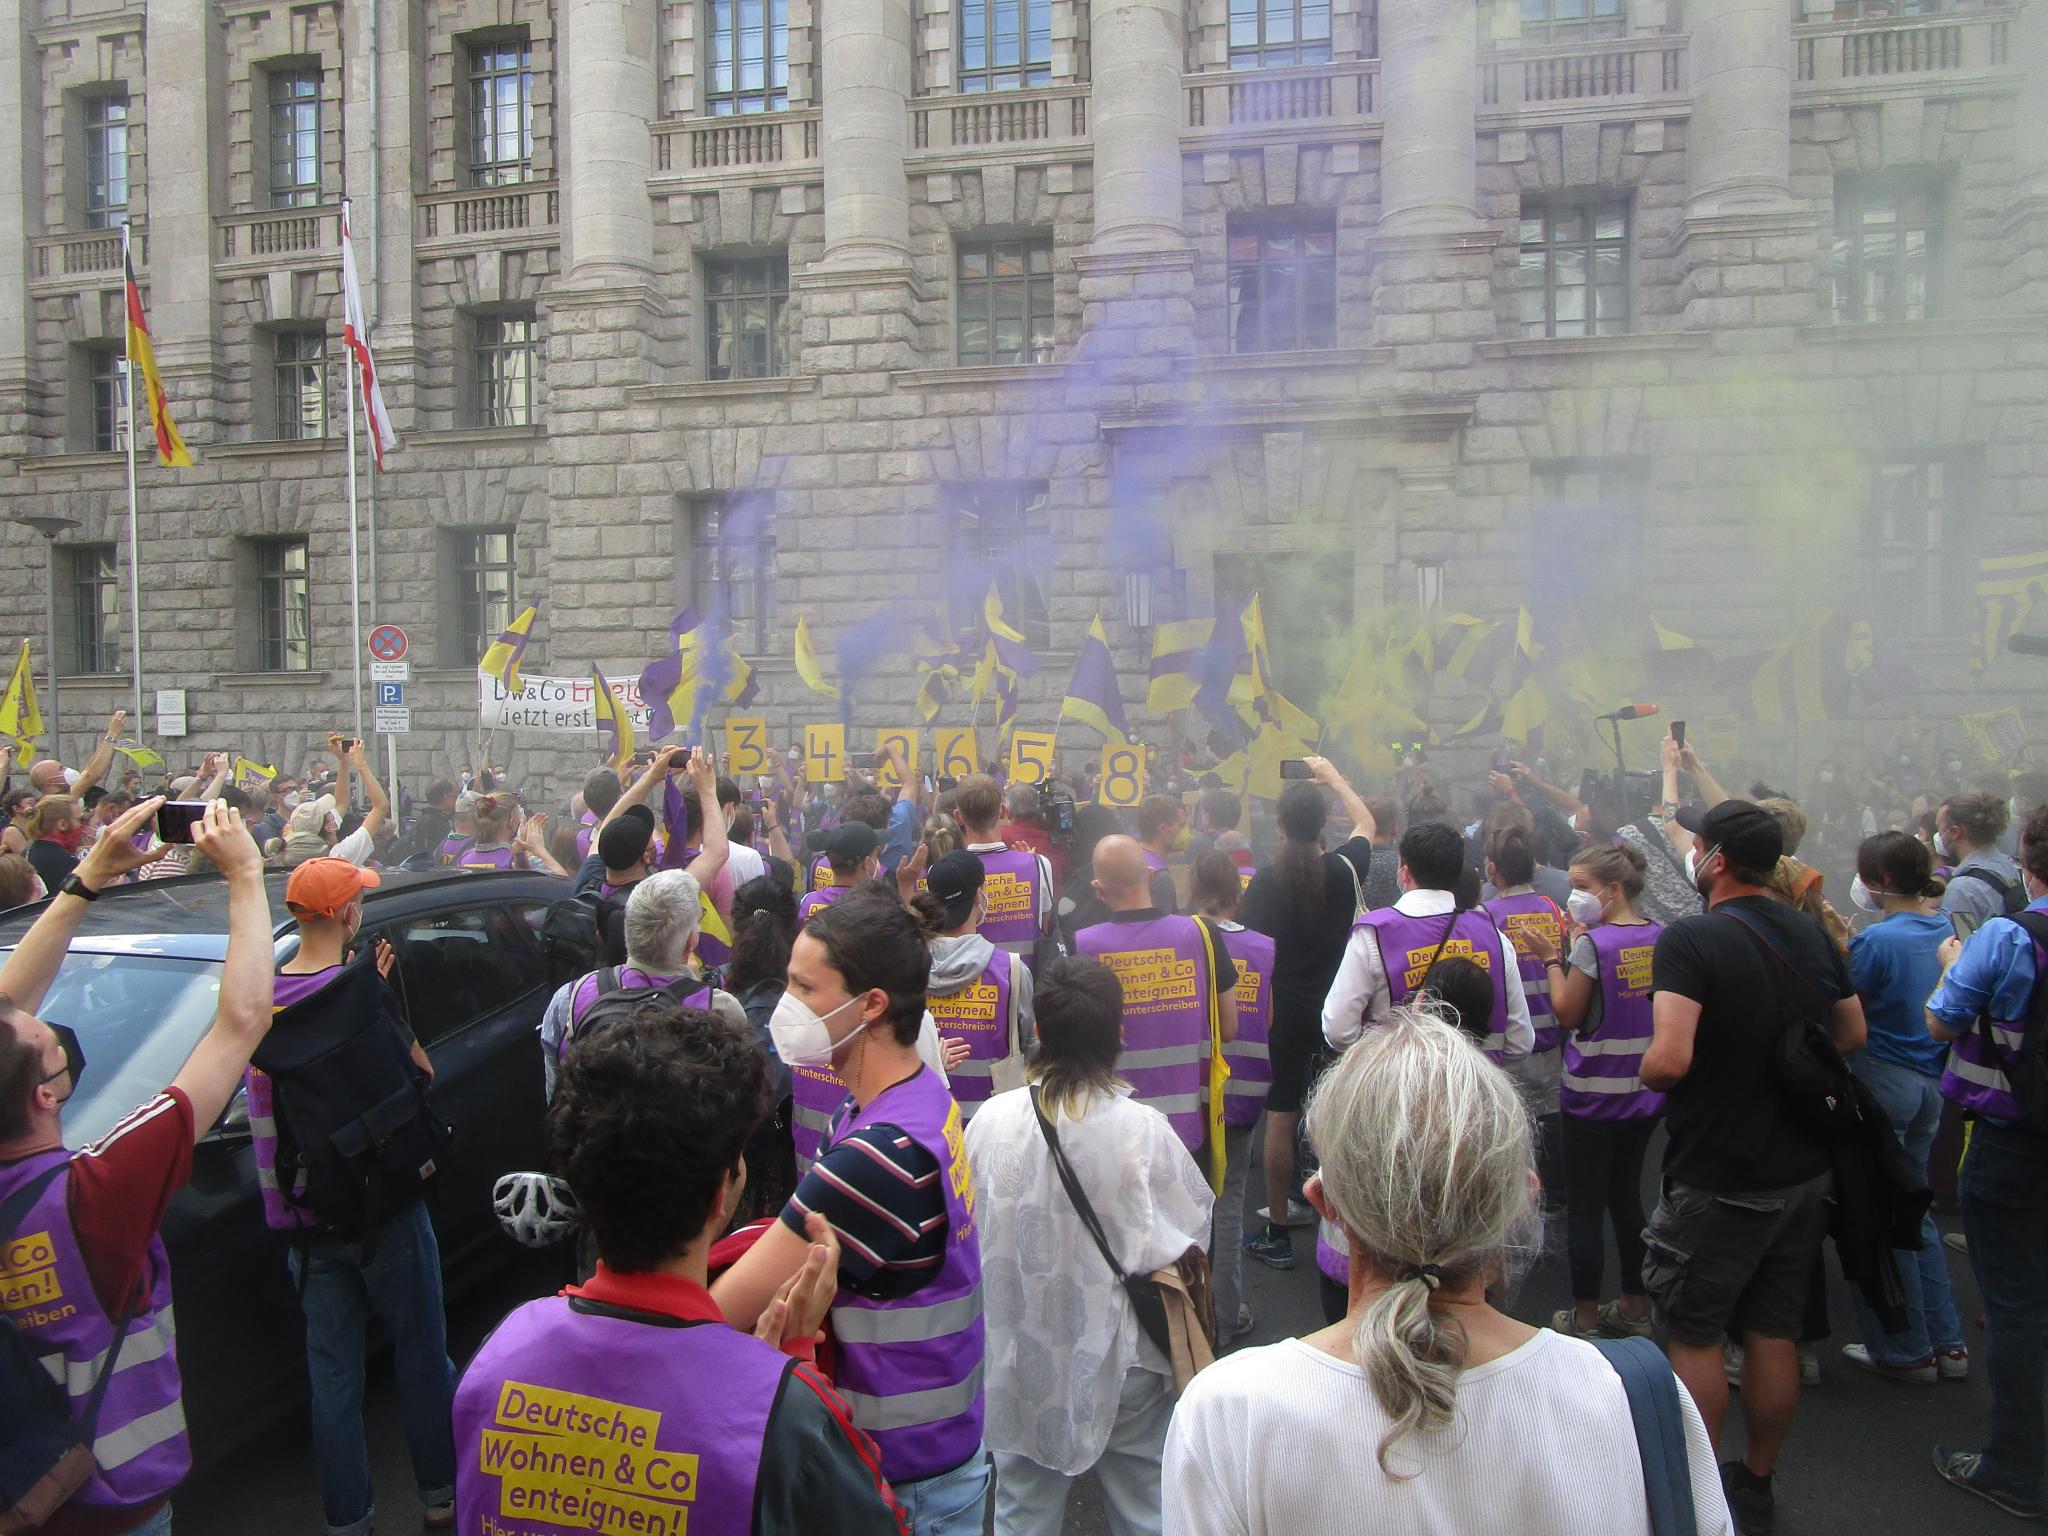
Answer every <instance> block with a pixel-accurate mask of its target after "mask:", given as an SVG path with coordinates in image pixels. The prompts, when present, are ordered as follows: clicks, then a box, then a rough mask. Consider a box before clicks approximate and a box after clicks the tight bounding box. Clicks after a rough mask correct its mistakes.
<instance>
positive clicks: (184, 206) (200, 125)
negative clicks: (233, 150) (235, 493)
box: [138, 0, 226, 442]
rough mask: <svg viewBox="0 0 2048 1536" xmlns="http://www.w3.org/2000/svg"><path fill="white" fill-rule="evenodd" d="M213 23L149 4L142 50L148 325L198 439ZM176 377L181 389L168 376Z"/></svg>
mask: <svg viewBox="0 0 2048 1536" xmlns="http://www.w3.org/2000/svg"><path fill="white" fill-rule="evenodd" d="M218 28H219V23H218V22H216V21H215V20H214V19H213V17H212V7H211V6H207V5H203V4H201V3H199V0H184V3H179V4H170V5H159V6H152V7H151V8H150V14H149V26H148V29H147V33H146V36H145V39H144V51H143V67H144V70H145V72H146V75H147V84H146V87H145V96H144V114H145V122H144V126H145V129H146V131H147V133H148V135H149V140H148V145H149V202H148V220H149V222H148V231H149V252H148V254H149V328H150V331H151V333H152V335H153V336H154V337H155V346H156V356H157V361H158V362H159V363H160V364H161V365H162V367H163V372H164V377H165V380H166V385H165V387H166V389H167V390H168V391H169V393H170V395H171V397H172V400H173V402H174V403H175V404H177V405H179V406H180V407H182V409H181V411H180V417H181V420H180V424H179V425H180V430H181V431H182V432H183V433H184V435H185V437H186V438H187V440H188V441H194V442H206V441H208V440H209V439H210V438H212V437H213V436H214V427H213V417H214V409H213V396H214V389H213V383H212V379H213V372H214V368H215V357H214V342H215V338H216V333H217V329H218V328H217V326H216V325H215V321H214V313H215V310H214V294H213V216H214V213H215V212H216V202H217V200H218V193H219V191H220V189H221V186H222V183H223V177H222V176H221V171H222V167H221V165H220V164H219V161H218V158H217V157H218V156H219V154H220V152H221V150H222V149H223V148H224V145H225V139H226V134H225V133H224V132H216V131H215V129H216V127H221V128H224V127H225V124H224V123H222V124H216V122H215V117H216V114H217V113H218V111H219V109H220V106H221V101H222V94H223V93H222V91H221V89H220V86H221V82H222V77H223V75H224V73H225V71H224V69H223V68H222V59H221V39H220V36H219V31H218ZM181 379H182V382H183V385H184V387H179V385H178V383H176V382H173V381H178V380H181ZM138 414H139V413H138ZM202 422H203V423H204V424H203V425H202ZM188 423H189V425H188ZM194 427H198V428H199V430H198V431H197V433H196V434H195V432H194V431H193V428H194Z"/></svg>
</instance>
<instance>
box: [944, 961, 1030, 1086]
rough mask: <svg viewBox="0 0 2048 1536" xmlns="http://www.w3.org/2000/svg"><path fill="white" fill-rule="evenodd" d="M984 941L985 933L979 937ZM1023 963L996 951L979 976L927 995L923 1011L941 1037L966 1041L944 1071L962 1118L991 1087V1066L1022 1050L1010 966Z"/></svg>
mask: <svg viewBox="0 0 2048 1536" xmlns="http://www.w3.org/2000/svg"><path fill="white" fill-rule="evenodd" d="M983 937H984V938H986V937H987V934H986V933H984V934H983ZM1022 963H1023V962H1022V961H1021V960H1019V959H1017V957H1015V956H1014V955H1009V954H1005V953H1004V952H1003V951H1002V950H1000V949H998V950H997V951H996V952H995V953H994V954H992V955H990V956H989V959H988V964H987V965H985V966H983V967H982V968H981V974H980V975H979V976H977V977H975V978H974V980H972V981H970V982H969V983H967V985H966V986H964V987H962V988H961V989H960V990H959V991H957V992H952V993H940V992H927V993H926V994H925V999H924V1004H925V1007H927V1008H929V1009H930V1010H931V1014H932V1022H933V1023H934V1024H936V1025H937V1026H938V1031H939V1033H940V1034H941V1035H949V1036H953V1037H955V1038H958V1039H961V1040H965V1041H966V1042H967V1059H966V1060H965V1061H963V1062H961V1063H960V1064H959V1065H958V1066H956V1067H948V1068H947V1069H946V1078H947V1080H948V1081H949V1082H950V1083H951V1084H952V1087H953V1097H954V1099H956V1100H957V1101H958V1102H959V1105H960V1113H961V1115H962V1117H963V1118H965V1119H968V1120H972V1119H973V1118H974V1112H975V1111H976V1110H977V1109H979V1108H981V1106H982V1105H983V1104H985V1103H987V1102H988V1098H989V1094H990V1092H991V1091H992V1090H993V1088H994V1076H993V1074H994V1070H995V1064H996V1063H997V1062H999V1061H1009V1060H1011V1059H1013V1058H1014V1057H1016V1056H1017V1055H1019V1054H1020V1053H1021V1051H1022V1049H1023V1045H1022V1042H1021V1041H1020V1040H1019V1039H1018V1033H1019V1031H1018V1029H1017V1011H1016V1010H1017V1004H1018V1001H1019V999H1018V997H1017V989H1016V987H1015V986H1014V985H1013V982H1012V978H1013V976H1014V971H1013V969H1012V968H1013V967H1014V966H1017V965H1021V964H1022Z"/></svg>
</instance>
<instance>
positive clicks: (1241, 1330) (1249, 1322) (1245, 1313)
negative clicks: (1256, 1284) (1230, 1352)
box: [1230, 1301, 1258, 1339]
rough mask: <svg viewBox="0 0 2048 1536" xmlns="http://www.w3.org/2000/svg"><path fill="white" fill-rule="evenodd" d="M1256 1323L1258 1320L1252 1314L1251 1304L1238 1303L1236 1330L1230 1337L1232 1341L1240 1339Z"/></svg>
mask: <svg viewBox="0 0 2048 1536" xmlns="http://www.w3.org/2000/svg"><path fill="white" fill-rule="evenodd" d="M1257 1323H1258V1318H1257V1317H1255V1316H1254V1315H1253V1313H1252V1304H1251V1303H1250V1302H1248V1301H1240V1302H1239V1303H1238V1304H1237V1328H1236V1331H1235V1332H1233V1333H1232V1334H1231V1335H1230V1336H1231V1337H1232V1338H1233V1339H1241V1338H1243V1337H1244V1336H1245V1335H1246V1334H1248V1333H1250V1332H1251V1331H1252V1329H1253V1327H1255V1326H1256V1325H1257Z"/></svg>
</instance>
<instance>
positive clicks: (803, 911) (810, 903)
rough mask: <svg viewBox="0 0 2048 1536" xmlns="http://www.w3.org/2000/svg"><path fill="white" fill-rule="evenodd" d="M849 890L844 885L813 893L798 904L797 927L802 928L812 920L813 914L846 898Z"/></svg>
mask: <svg viewBox="0 0 2048 1536" xmlns="http://www.w3.org/2000/svg"><path fill="white" fill-rule="evenodd" d="M849 889H850V887H847V886H844V885H827V886H821V887H820V888H819V889H817V890H815V891H812V892H811V893H810V894H809V895H807V896H805V897H804V899H803V900H802V901H800V902H798V903H797V904H796V921H797V926H798V927H799V928H801V927H802V926H803V925H804V924H805V923H807V922H809V921H810V920H811V914H812V913H813V912H820V911H823V910H824V909H825V908H826V907H829V906H831V905H832V903H833V902H835V901H837V900H838V899H839V898H840V897H842V896H844V895H845V894H846V893H847V891H848V890H849Z"/></svg>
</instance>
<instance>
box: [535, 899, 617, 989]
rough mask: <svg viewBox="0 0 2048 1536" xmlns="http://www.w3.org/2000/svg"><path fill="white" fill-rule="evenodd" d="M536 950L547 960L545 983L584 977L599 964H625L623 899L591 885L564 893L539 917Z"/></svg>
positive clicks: (562, 981) (555, 984)
mask: <svg viewBox="0 0 2048 1536" xmlns="http://www.w3.org/2000/svg"><path fill="white" fill-rule="evenodd" d="M540 952H541V956H542V958H543V959H544V960H546V962H547V967H548V983H549V985H551V986H556V987H559V986H561V985H562V984H563V983H564V982H569V981H575V980H578V979H579V978H581V977H584V976H588V975H589V974H590V973H591V972H592V971H594V970H596V969H597V968H598V967H599V966H601V965H624V964H625V963H626V902H625V898H624V897H621V896H606V895H604V894H603V893H602V892H600V891H599V890H598V889H597V888H596V887H595V886H593V887H592V888H591V889H589V890H587V891H578V892H577V893H576V894H575V895H574V896H565V897H563V898H562V899H561V900H560V901H558V902H556V903H554V904H553V905H552V906H550V907H549V908H548V910H547V912H546V914H545V915H543V916H542V918H541V920H540Z"/></svg>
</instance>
